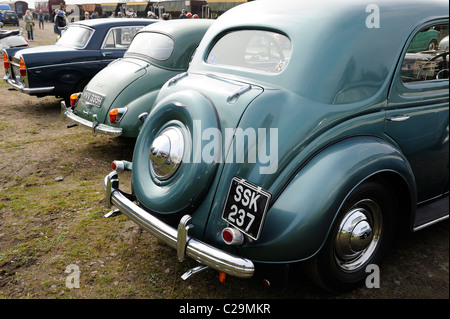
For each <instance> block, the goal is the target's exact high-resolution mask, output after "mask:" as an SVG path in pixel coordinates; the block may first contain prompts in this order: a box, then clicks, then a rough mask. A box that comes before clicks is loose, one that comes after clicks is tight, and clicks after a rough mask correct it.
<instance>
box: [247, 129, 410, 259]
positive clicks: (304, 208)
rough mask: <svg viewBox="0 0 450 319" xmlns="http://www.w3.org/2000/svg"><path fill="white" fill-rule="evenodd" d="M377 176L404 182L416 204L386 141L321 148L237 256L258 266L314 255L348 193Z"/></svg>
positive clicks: (406, 172)
mask: <svg viewBox="0 0 450 319" xmlns="http://www.w3.org/2000/svg"><path fill="white" fill-rule="evenodd" d="M382 173H391V174H396V175H398V176H399V177H400V178H401V179H403V180H404V183H403V184H405V185H408V188H409V190H408V192H409V194H410V196H409V198H410V199H411V201H412V202H413V203H415V200H416V190H415V186H414V185H415V184H414V177H413V173H412V170H411V168H410V166H409V164H408V162H407V161H406V159H405V158H404V156H403V155H402V154H401V152H400V151H399V150H397V149H396V148H394V147H393V146H392V145H391V144H388V143H387V142H386V141H384V140H382V139H380V138H377V137H371V136H358V137H351V138H348V139H345V140H341V141H340V142H337V143H335V144H332V145H331V146H329V147H327V148H325V149H323V150H322V151H321V152H319V153H318V154H316V155H315V156H314V157H313V158H311V159H310V160H309V161H308V162H307V164H305V165H304V166H303V167H302V168H301V169H300V170H299V171H298V172H297V174H296V175H295V176H294V177H293V178H292V179H291V181H290V182H289V184H288V185H287V186H286V187H285V189H284V190H283V192H282V193H281V194H280V195H279V196H278V198H277V199H276V201H275V202H274V203H273V205H272V206H271V208H270V209H269V211H268V213H267V216H266V220H265V223H264V228H263V231H262V235H261V238H260V239H259V240H258V241H256V242H254V243H252V244H250V245H247V246H245V247H242V248H241V250H240V254H241V255H242V256H246V258H250V259H252V260H255V261H261V262H294V261H301V260H305V259H308V258H310V257H312V256H314V255H315V254H316V253H317V252H318V251H319V250H320V248H321V247H322V246H323V244H324V242H325V241H326V238H327V236H328V233H329V232H330V229H331V227H332V225H333V222H334V220H335V219H336V216H337V214H338V212H339V210H340V208H341V206H342V205H343V203H344V201H345V199H346V198H347V196H348V195H349V194H350V193H351V191H352V190H353V189H354V188H355V187H357V186H358V185H359V184H361V183H362V182H364V181H365V180H367V179H369V178H370V177H372V176H374V175H377V174H382ZM408 204H410V203H408ZM408 207H415V205H408Z"/></svg>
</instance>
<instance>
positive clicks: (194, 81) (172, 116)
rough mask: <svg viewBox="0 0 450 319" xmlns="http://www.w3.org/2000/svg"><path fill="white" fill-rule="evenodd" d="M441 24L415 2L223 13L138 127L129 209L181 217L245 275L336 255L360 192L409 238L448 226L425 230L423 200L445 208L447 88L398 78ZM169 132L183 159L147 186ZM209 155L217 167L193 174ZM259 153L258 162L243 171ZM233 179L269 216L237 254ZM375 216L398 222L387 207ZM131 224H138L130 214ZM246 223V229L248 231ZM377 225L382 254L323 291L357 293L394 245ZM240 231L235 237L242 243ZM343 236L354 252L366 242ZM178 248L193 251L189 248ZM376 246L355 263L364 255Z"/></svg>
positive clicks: (439, 9)
mask: <svg viewBox="0 0 450 319" xmlns="http://www.w3.org/2000/svg"><path fill="white" fill-rule="evenodd" d="M374 4H375V5H376V7H377V8H378V9H379V11H377V12H375V13H378V14H379V19H380V26H379V27H373V26H372V25H371V24H368V23H367V19H368V17H370V16H371V14H373V12H372V11H370V10H367V8H372V7H373V5H374ZM447 12H448V3H447V2H446V1H432V2H430V1H419V0H417V1H411V2H408V4H405V3H403V2H401V1H375V2H373V1H362V2H361V1H345V2H344V3H342V2H339V3H337V2H335V1H314V2H304V1H293V0H283V1H279V3H277V6H273V4H272V3H269V2H264V1H255V2H251V3H248V4H244V5H240V6H238V7H236V8H234V9H231V10H229V11H228V12H227V13H225V14H224V15H223V16H221V17H220V18H219V19H218V20H217V21H216V22H215V23H214V24H213V25H212V26H211V28H210V29H209V30H208V32H207V33H206V35H205V37H204V38H203V40H202V42H201V43H200V45H199V47H198V49H197V53H196V55H195V56H194V58H193V60H192V62H191V65H190V67H189V69H188V72H187V74H185V75H184V76H183V77H182V78H178V79H174V80H171V81H168V82H166V83H165V85H164V86H163V87H162V88H161V90H160V91H159V94H158V97H157V98H156V101H155V105H154V107H153V109H152V111H151V113H150V114H149V116H148V117H147V119H146V121H145V123H144V124H143V126H142V128H141V132H140V134H139V136H138V139H137V141H136V147H135V150H134V154H133V173H132V185H133V194H134V196H135V200H136V202H138V203H139V206H140V207H141V208H142V209H144V210H146V211H148V212H149V213H151V214H152V215H153V216H155V217H157V218H159V219H160V220H162V221H166V222H167V224H169V225H176V222H177V221H180V220H181V221H186V215H188V216H190V217H191V218H192V226H193V228H190V227H189V229H190V232H189V234H190V235H189V236H190V237H188V238H195V239H196V240H198V241H201V242H202V243H204V244H205V245H210V246H213V247H215V249H217V250H220V251H224V252H227V253H231V254H233V256H240V257H241V258H242V262H243V263H246V262H247V261H248V260H251V261H252V262H254V263H268V264H278V263H293V262H299V261H307V262H309V261H314V262H315V261H317V260H322V257H323V256H324V254H326V253H328V251H329V250H333V246H330V245H337V246H338V247H339V248H340V245H341V244H340V243H339V241H340V240H341V239H340V238H341V237H345V236H344V235H345V231H344V226H345V225H346V223H345V222H346V221H345V218H346V216H349V218H353V216H356V215H357V213H355V212H352V211H348V212H347V209H348V208H347V205H349V204H350V203H351V202H352V201H356V200H357V199H358V196H362V195H361V194H366V193H368V192H369V193H370V191H367V189H369V190H370V189H371V188H373V189H374V190H373V194H372V196H373V198H369V199H370V201H376V200H377V199H380V196H381V195H379V193H385V192H384V191H380V189H379V188H377V187H375V186H373V184H377V185H380V184H381V185H382V186H385V187H384V188H385V189H394V190H395V192H394V191H393V192H392V193H393V194H395V196H394V195H393V194H392V196H394V197H395V203H396V205H397V206H396V207H397V208H396V211H395V215H396V216H395V217H396V218H397V219H398V222H399V223H400V224H402V225H405V226H406V227H407V228H409V229H410V230H414V229H418V228H420V227H422V226H424V225H428V223H432V222H434V221H436V220H441V219H442V218H448V205H447V210H446V211H445V210H444V211H443V212H442V211H439V212H436V214H435V215H433V216H431V217H429V218H428V219H426V218H425V219H423V218H421V216H422V215H421V214H422V207H426V204H427V203H428V201H430V200H433V199H438V200H444V201H447V203H448V179H449V172H448V167H449V166H448V163H449V161H448V119H449V115H448V105H449V104H448V102H449V99H448V75H447V78H439V77H435V78H433V79H429V78H420V77H417V78H415V79H414V80H415V81H417V82H406V80H405V79H404V78H402V72H403V70H402V60H403V57H404V56H405V54H406V52H408V47H409V45H410V43H411V41H412V39H413V38H414V36H415V35H416V34H417V33H418V32H419V31H420V30H423V29H424V28H427V27H431V26H433V25H443V26H445V25H446V26H447V28H446V30H447V31H446V32H447V33H448V13H447ZM442 30H445V28H442ZM239 32H241V34H242V37H239V36H240V35H241V34H240V33H239ZM247 33H253V34H256V33H258V37H259V39H261V40H260V43H259V44H260V46H258V44H253V43H251V42H248V41H247V42H246V41H245V39H246V38H245V37H246V36H247ZM274 34H275V35H274ZM235 35H236V36H235ZM442 36H445V34H442ZM271 41H272V42H271ZM286 41H288V42H286ZM249 43H250V44H249ZM264 43H265V44H267V43H270V44H267V47H266V49H267V51H263V50H260V49H261V47H262V46H263V44H264ZM230 44H233V45H230ZM218 47H219V48H220V49H218ZM242 47H245V48H246V49H245V50H242V52H244V53H243V54H241V55H240V56H239V54H238V53H239V50H240V49H241V48H242ZM221 53H222V54H221ZM285 54H286V55H285ZM234 55H236V57H233V56H234ZM445 55H446V56H447V68H448V52H447V53H445V52H443V53H442V52H441V53H439V52H438V53H437V55H436V56H437V57H438V58H440V59H441V60H442V61H443V63H442V64H443V65H445ZM239 57H241V58H242V59H241V60H239ZM442 57H444V58H443V59H442ZM230 61H232V62H230ZM433 61H434V60H433ZM433 61H432V62H433ZM439 61H440V60H439ZM234 62H235V63H236V64H235V65H233V64H232V63H234ZM271 62H275V63H271ZM430 64H432V65H433V67H437V63H434V62H433V63H430ZM444 70H445V69H444ZM427 72H428V69H427ZM419 73H421V72H419ZM422 73H423V72H422ZM447 74H448V70H447ZM409 80H411V79H409ZM170 128H176V129H175V130H178V131H179V132H180V134H181V135H182V136H183V139H184V141H185V143H186V144H189V143H190V144H192V145H190V146H191V148H190V150H191V153H190V154H189V155H190V156H189V157H184V158H183V161H181V162H180V161H177V160H174V161H173V162H170V163H168V164H169V166H170V167H176V171H175V173H174V174H173V175H172V176H170V178H168V179H166V180H163V179H160V178H158V176H156V175H155V174H154V171H153V168H152V165H154V163H152V161H151V160H150V158H149V154H152V153H153V152H154V151H155V149H154V148H155V144H157V143H156V142H155V141H156V140H158V138H159V137H161V136H163V137H164V133H165V132H167V129H170ZM230 132H234V135H232V136H231V137H230V135H229V133H230ZM242 132H243V135H244V137H245V138H247V141H250V140H251V139H250V137H251V136H250V133H251V132H258V133H259V132H264V133H265V134H266V135H265V136H264V137H265V139H262V140H258V139H256V141H257V142H256V143H252V142H245V141H244V142H243V145H244V147H243V148H242V149H238V148H237V146H236V143H237V142H238V141H239V140H240V139H241V138H242V137H243V135H242V134H241V133H242ZM245 133H248V135H246V134H245ZM239 134H241V135H239ZM272 138H274V140H276V141H277V142H278V143H275V144H276V145H275V144H272V143H271V141H272V140H271V139H272ZM214 139H218V140H219V141H220V143H219V145H220V148H219V149H216V148H214V147H213V144H212V142H213V141H214ZM254 141H255V140H253V142H254ZM184 146H186V145H184ZM168 154H169V155H170V152H169V153H168ZM211 154H213V158H214V160H212V161H205V160H200V161H195V159H196V158H197V159H199V158H202V156H203V158H204V157H205V156H206V157H208V156H209V155H211ZM254 154H257V155H258V158H257V160H250V158H252V156H253V155H254ZM241 155H243V157H244V158H245V159H246V160H245V161H243V162H242V161H239V160H238V158H239V156H241ZM259 155H261V157H259ZM208 158H209V159H210V158H211V157H208ZM176 165H179V166H176ZM236 178H237V179H238V180H240V181H241V182H242V184H244V183H247V182H248V183H250V184H251V185H254V186H255V188H254V189H259V190H265V191H267V192H268V193H270V198H269V206H268V210H267V214H266V215H265V216H264V218H262V221H261V229H260V232H259V233H258V234H257V236H255V238H252V237H251V236H249V235H248V234H247V235H248V236H247V235H246V236H244V237H245V239H244V240H243V242H240V243H239V244H238V245H227V244H226V243H225V242H224V239H223V235H222V231H223V230H224V229H225V228H227V227H230V225H233V228H234V227H235V226H236V224H238V225H237V228H239V226H240V225H239V221H238V222H236V220H235V219H238V218H239V213H238V214H237V215H236V214H234V215H233V216H234V217H233V218H234V219H233V220H232V219H227V218H225V217H224V216H228V215H226V214H225V212H224V207H227V204H228V203H229V201H230V198H231V197H232V195H233V194H231V193H230V191H231V190H232V189H233V187H232V185H233V183H234V181H235V180H236ZM105 181H106V180H105ZM381 181H382V182H381ZM375 182H376V183H375ZM105 183H106V182H105ZM367 185H368V186H367ZM236 189H237V188H236ZM375 189H376V190H375ZM259 190H258V192H259ZM111 191H112V193H114V192H115V191H117V192H119V191H118V190H116V189H114V188H113V189H112V190H111V189H110V190H109V191H108V192H106V194H107V196H110V195H111ZM387 193H389V192H387ZM242 194H243V193H242V192H241V193H239V192H236V194H235V198H238V199H235V200H236V201H238V200H241V203H243V201H242V197H241V195H242ZM256 194H257V193H255V192H253V193H252V191H251V190H249V191H248V193H247V195H248V201H247V205H246V207H247V208H250V206H251V204H252V203H253V202H252V201H251V200H256V199H257V198H259V195H256ZM258 194H262V193H258ZM384 195H386V194H384ZM389 195H390V196H391V194H389ZM390 196H389V198H390ZM112 197H114V196H112ZM368 197H371V196H368ZM250 198H251V199H250ZM385 198H388V197H387V196H385ZM372 199H373V200H372ZM390 199H391V198H390ZM109 200H110V199H109V198H108V201H109ZM364 201H365V202H369V200H368V199H365V200H364ZM248 203H250V205H248ZM357 204H359V202H358V203H357ZM242 205H243V206H245V204H242ZM421 205H422V206H421ZM355 206H356V204H355ZM368 206H369V207H370V206H371V205H369V204H368ZM372 206H373V205H372ZM379 206H380V207H382V208H380V209H381V210H383V209H385V208H386V209H387V210H388V211H389V212H391V211H393V209H392V207H390V205H389V204H387V203H386V202H383V200H380V202H379ZM387 207H389V208H387ZM244 208H245V207H243V208H242V211H243V212H244ZM254 210H255V211H256V208H255V209H254ZM363 210H364V209H362V208H361V211H363ZM239 212H241V210H239ZM346 212H347V213H346ZM244 213H245V212H244ZM372 213H373V214H374V215H376V214H377V212H376V209H374V211H373V212H372ZM126 214H127V216H129V217H130V218H132V219H134V220H136V219H135V218H134V217H133V216H134V213H133V212H130V211H127V212H126ZM346 214H347V215H346ZM383 214H384V213H383ZM250 215H251V214H250ZM250 215H249V214H247V215H245V214H243V215H242V216H245V218H246V220H247V219H251V217H252V216H250ZM369 215H370V214H369ZM391 215H393V214H391ZM183 216H185V217H183ZM367 216H368V215H366V217H367ZM253 217H254V216H253ZM372 217H373V220H372V221H369V222H368V224H370V225H371V227H372V226H373V227H372V229H371V230H373V231H374V232H377V233H376V235H373V236H379V237H380V238H383V241H382V242H383V248H380V246H381V244H380V246H376V245H377V244H376V243H375V247H377V248H376V249H374V252H371V253H370V255H366V256H364V258H363V259H361V260H362V261H361V264H358V263H356V261H355V263H348V264H346V262H345V261H339V263H338V265H337V266H336V265H335V266H333V269H332V270H333V271H331V270H329V271H328V273H329V274H337V275H336V278H332V279H331V280H330V282H331V283H330V285H331V286H332V287H333V289H335V288H336V286H339V284H342V287H344V286H346V285H347V284H348V285H349V286H353V284H354V283H355V282H361V280H362V277H361V276H362V275H363V274H364V267H363V266H365V265H367V263H369V262H374V263H376V262H378V261H379V259H381V258H382V253H381V251H382V250H384V246H385V245H387V243H386V242H388V241H389V240H388V239H385V238H386V237H382V236H385V233H386V234H387V233H388V230H389V232H390V233H393V232H395V230H393V229H392V227H391V226H392V225H391V218H392V216H390V215H389V214H388V216H386V215H383V218H382V219H383V221H382V223H383V227H381V226H380V228H378V229H375V227H374V225H375V223H376V222H375V220H376V219H377V218H378V217H379V216H378V217H376V216H372ZM369 219H370V218H369ZM419 220H420V221H421V222H419ZM242 221H243V219H242V220H241V224H244V226H243V229H241V228H239V229H240V231H241V232H243V233H244V234H245V231H246V229H244V228H245V225H246V224H245V223H243V222H242ZM355 221H356V219H355ZM246 223H247V222H246ZM144 224H145V223H144ZM181 224H183V225H184V226H185V222H183V223H182V222H180V225H181ZM366 224H367V223H366V222H364V225H366ZM342 225H344V226H342ZM184 226H181V227H180V226H179V228H178V229H179V234H180V229H181V230H182V231H183V229H184V228H183V227H184ZM339 227H342V228H339ZM336 229H338V233H337V234H336ZM355 229H356V228H355ZM351 234H352V236H353V235H354V234H355V238H358V239H352V240H356V241H359V243H362V242H364V240H365V238H367V237H364V238H363V237H362V236H361V237H360V238H359V237H357V236H356V231H355V233H353V232H351ZM364 236H367V233H365V234H364ZM368 236H372V234H369V235H368ZM335 237H336V239H335ZM179 238H183V236H182V235H179ZM352 238H353V237H352ZM370 238H372V237H370ZM373 238H375V237H373ZM377 238H378V237H377ZM179 242H180V241H179ZM373 242H375V240H373ZM380 242H381V240H380ZM179 245H185V247H188V248H189V247H190V246H189V243H188V242H187V243H184V242H182V243H181V244H179ZM349 245H350V244H349ZM364 245H365V244H364ZM371 245H372V244H370V246H369V245H367V247H366V248H367V249H366V248H365V250H364V251H363V252H362V251H358V253H361V256H363V255H364V254H365V251H366V250H369V247H372V246H371ZM183 247H184V246H183ZM179 249H181V251H182V250H183V248H179ZM186 249H187V248H186ZM370 249H371V248H370ZM378 251H380V252H378ZM342 255H345V256H347V257H348V258H350V257H349V256H348V255H346V254H345V253H344V254H342ZM375 255H376V258H375V257H372V256H375ZM336 258H337V257H336ZM355 258H356V257H355ZM358 258H359V257H358ZM197 260H198V261H200V262H202V261H203V259H200V258H199V259H197ZM328 260H330V258H329V259H328ZM311 264H314V263H311ZM317 264H320V262H319V263H315V265H317ZM208 265H210V264H208ZM214 267H215V268H216V269H218V270H219V271H224V272H227V271H226V270H224V269H222V268H221V267H220V266H214ZM321 267H325V266H321V265H320V266H319V268H321ZM336 269H337V270H336ZM316 271H317V270H316ZM320 271H322V270H320ZM230 273H231V272H230ZM322 274H323V273H322ZM353 275H355V277H351V276H353ZM242 277H244V275H243V276H242ZM347 277H351V278H350V279H348V278H347ZM334 281H337V282H338V283H339V284H336V283H335V282H334ZM330 289H331V288H330Z"/></svg>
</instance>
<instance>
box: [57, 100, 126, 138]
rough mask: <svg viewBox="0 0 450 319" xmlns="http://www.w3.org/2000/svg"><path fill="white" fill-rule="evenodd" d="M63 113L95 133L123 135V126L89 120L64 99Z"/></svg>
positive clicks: (62, 104)
mask: <svg viewBox="0 0 450 319" xmlns="http://www.w3.org/2000/svg"><path fill="white" fill-rule="evenodd" d="M61 114H62V115H63V116H64V117H67V118H68V119H70V120H71V121H73V122H75V123H77V124H80V125H82V126H83V127H86V128H89V129H91V130H92V133H93V134H94V135H95V134H97V133H101V134H105V135H114V136H119V135H122V128H121V127H112V126H109V125H105V124H101V123H99V122H98V121H95V120H94V121H88V120H86V119H84V118H82V117H79V116H78V115H76V114H75V113H73V110H72V108H71V107H67V106H66V103H65V102H64V101H61Z"/></svg>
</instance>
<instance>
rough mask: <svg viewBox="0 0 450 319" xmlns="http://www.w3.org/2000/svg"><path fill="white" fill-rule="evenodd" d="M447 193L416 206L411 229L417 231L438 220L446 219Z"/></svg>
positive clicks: (447, 214)
mask: <svg viewBox="0 0 450 319" xmlns="http://www.w3.org/2000/svg"><path fill="white" fill-rule="evenodd" d="M448 200H449V197H448V194H447V195H444V196H443V197H440V198H439V199H436V200H433V201H430V202H429V203H426V204H423V205H421V206H418V207H417V211H416V219H415V221H414V229H413V231H418V230H421V229H423V228H426V227H428V226H431V225H434V224H436V223H438V222H441V221H443V220H446V219H448V216H449V201H448Z"/></svg>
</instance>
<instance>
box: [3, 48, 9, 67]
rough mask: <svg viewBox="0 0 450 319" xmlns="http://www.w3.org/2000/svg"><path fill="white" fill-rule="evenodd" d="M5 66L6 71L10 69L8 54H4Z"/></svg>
mask: <svg viewBox="0 0 450 319" xmlns="http://www.w3.org/2000/svg"><path fill="white" fill-rule="evenodd" d="M3 66H4V67H5V69H9V66H10V63H9V59H8V56H7V55H6V52H3Z"/></svg>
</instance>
